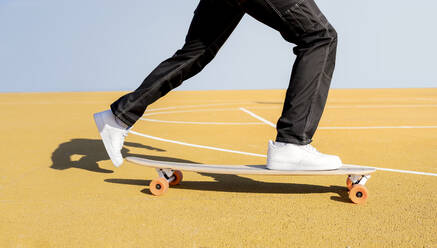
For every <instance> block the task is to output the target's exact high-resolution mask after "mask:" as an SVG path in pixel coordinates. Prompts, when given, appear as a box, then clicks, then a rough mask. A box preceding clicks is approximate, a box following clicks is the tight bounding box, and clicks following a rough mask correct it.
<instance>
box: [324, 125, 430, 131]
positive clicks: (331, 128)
mask: <svg viewBox="0 0 437 248" xmlns="http://www.w3.org/2000/svg"><path fill="white" fill-rule="evenodd" d="M391 128H400V129H408V128H437V126H368V127H319V128H318V129H325V130H341V129H343V130H353V129H391Z"/></svg>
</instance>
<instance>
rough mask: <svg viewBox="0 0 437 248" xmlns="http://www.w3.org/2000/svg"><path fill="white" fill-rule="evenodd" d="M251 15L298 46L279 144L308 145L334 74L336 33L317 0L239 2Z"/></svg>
mask: <svg viewBox="0 0 437 248" xmlns="http://www.w3.org/2000/svg"><path fill="white" fill-rule="evenodd" d="M240 1H242V2H243V3H242V5H243V7H244V9H245V10H246V11H247V13H248V14H250V15H252V16H253V17H254V18H256V19H258V20H259V21H261V22H263V23H265V24H267V25H269V26H270V27H272V28H274V29H276V30H278V31H279V32H280V33H281V35H282V36H283V37H284V39H286V40H287V41H289V42H292V43H294V44H296V45H297V46H296V47H295V48H294V49H293V51H294V53H295V54H296V55H297V58H296V61H295V63H294V66H293V70H292V74H291V79H290V84H289V86H288V89H287V93H286V98H285V102H284V107H283V111H282V115H281V117H280V118H279V120H278V123H277V132H278V134H277V137H276V141H280V142H285V143H293V144H298V145H306V144H309V143H311V141H312V140H311V139H312V137H313V135H314V133H315V131H316V129H317V126H318V123H319V121H320V118H321V116H322V113H323V109H324V107H325V103H326V98H327V96H328V90H329V86H330V83H331V77H332V74H333V71H334V65H335V55H336V47H337V33H336V31H335V29H334V28H333V27H332V26H331V24H329V22H328V21H327V20H326V18H325V17H324V15H323V14H322V13H321V11H320V10H319V8H318V7H317V5H316V3H315V2H314V0H240Z"/></svg>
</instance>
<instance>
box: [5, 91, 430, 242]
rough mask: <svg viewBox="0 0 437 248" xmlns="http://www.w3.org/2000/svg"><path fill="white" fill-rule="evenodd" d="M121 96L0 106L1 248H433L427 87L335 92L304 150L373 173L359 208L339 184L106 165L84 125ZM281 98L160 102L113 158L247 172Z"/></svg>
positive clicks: (191, 94)
mask: <svg viewBox="0 0 437 248" xmlns="http://www.w3.org/2000/svg"><path fill="white" fill-rule="evenodd" d="M124 93H125V92H92V93H4V94H0V112H1V113H2V118H1V124H0V126H1V128H0V137H1V143H0V151H1V163H0V247H426V248H431V247H433V248H435V247H437V224H436V223H437V197H436V195H437V194H436V193H437V89H436V88H430V89H355V90H346V89H335V90H331V91H330V95H329V97H328V103H327V106H326V110H325V112H324V114H323V117H322V120H321V122H320V125H319V129H318V131H317V132H316V135H315V137H314V142H313V145H314V146H315V147H316V148H317V149H318V150H319V151H321V152H324V153H328V154H337V155H339V156H340V157H341V158H342V160H343V162H344V163H348V164H358V165H365V166H375V167H377V168H378V170H377V171H376V172H374V173H372V177H371V178H370V180H369V181H368V183H367V184H366V186H367V188H368V190H369V198H368V200H367V203H366V204H364V205H356V204H353V203H351V202H350V200H349V198H348V196H347V188H346V183H345V181H346V176H337V175H334V176H261V175H257V176H241V175H240V176H239V175H220V174H205V173H195V172H184V179H183V181H182V183H181V184H180V185H178V186H174V187H171V189H170V190H169V191H168V192H167V193H166V194H165V195H162V196H159V197H157V196H153V195H151V194H150V192H149V188H148V187H149V186H148V185H149V183H150V181H151V180H153V179H155V178H156V177H157V173H156V171H155V170H154V169H152V168H147V167H143V166H139V165H136V164H133V163H130V162H127V161H125V162H124V164H123V165H122V166H121V167H119V168H115V167H114V166H113V165H112V163H111V162H110V160H109V158H108V156H107V154H106V152H105V150H104V146H103V144H102V142H101V140H100V138H99V134H98V132H97V128H96V127H95V125H94V121H93V118H92V115H93V113H95V112H98V111H102V110H105V109H108V108H109V105H110V104H111V103H112V102H113V101H114V100H116V99H117V98H118V97H120V96H121V95H123V94H124ZM284 95H285V91H284V90H246V91H173V92H171V93H170V94H168V95H167V96H165V97H164V98H162V99H161V100H159V101H158V102H156V103H154V104H152V105H151V106H149V108H148V110H147V111H146V113H145V114H144V116H143V117H142V119H141V120H139V121H138V122H137V124H136V125H135V126H134V127H133V129H132V130H131V131H132V132H131V133H130V134H129V136H128V137H127V139H126V142H125V146H124V148H123V150H122V153H123V155H124V156H125V157H126V156H139V157H143V158H147V159H156V160H163V161H177V162H190V163H191V162H194V163H202V164H228V165H243V164H244V165H257V164H264V163H265V160H266V157H265V155H266V152H267V141H268V140H269V139H274V138H275V134H276V132H275V123H276V121H277V119H278V118H279V116H280V113H281V110H282V109H281V108H282V101H283V99H284Z"/></svg>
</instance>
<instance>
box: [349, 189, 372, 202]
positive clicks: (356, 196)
mask: <svg viewBox="0 0 437 248" xmlns="http://www.w3.org/2000/svg"><path fill="white" fill-rule="evenodd" d="M368 196H369V193H368V192H367V188H366V187H365V186H364V185H361V184H355V185H353V186H352V188H351V190H350V191H349V199H351V201H352V202H353V203H355V204H364V203H365V202H366V200H367V197H368Z"/></svg>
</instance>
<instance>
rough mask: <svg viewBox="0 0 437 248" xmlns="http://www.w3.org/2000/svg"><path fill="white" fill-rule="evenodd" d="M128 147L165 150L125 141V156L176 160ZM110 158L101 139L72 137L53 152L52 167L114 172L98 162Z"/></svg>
mask: <svg viewBox="0 0 437 248" xmlns="http://www.w3.org/2000/svg"><path fill="white" fill-rule="evenodd" d="M126 147H136V148H143V149H146V150H149V151H152V150H153V151H160V152H164V151H165V150H163V149H160V148H156V147H152V146H146V145H142V144H139V143H133V142H125V143H124V147H123V149H122V150H121V153H122V154H123V157H126V156H136V157H142V158H148V159H159V160H165V161H174V160H172V158H166V157H156V156H146V155H141V154H132V153H129V149H128V148H126ZM104 160H109V157H108V154H107V153H106V150H105V147H104V146H103V143H102V141H101V140H97V139H72V140H70V141H68V142H65V143H62V144H60V145H59V146H58V147H57V148H56V150H55V151H53V153H52V165H51V166H50V168H52V169H56V170H65V169H69V168H77V169H83V170H87V171H92V172H99V173H112V172H113V171H112V170H107V169H104V168H100V167H99V164H98V162H99V161H104Z"/></svg>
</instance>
